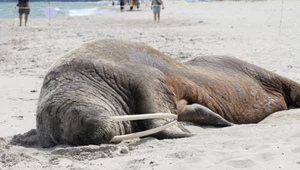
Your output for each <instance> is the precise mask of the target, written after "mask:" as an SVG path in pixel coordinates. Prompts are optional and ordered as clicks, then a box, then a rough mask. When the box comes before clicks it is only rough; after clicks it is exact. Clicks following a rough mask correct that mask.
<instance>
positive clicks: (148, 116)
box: [110, 113, 177, 142]
mask: <svg viewBox="0 0 300 170" xmlns="http://www.w3.org/2000/svg"><path fill="white" fill-rule="evenodd" d="M112 118H113V119H114V121H117V122H119V121H127V120H144V119H155V118H169V119H174V120H172V121H170V122H168V123H166V124H164V125H163V126H160V127H157V128H153V129H150V130H145V131H141V132H136V133H132V134H126V135H118V136H114V137H113V138H112V139H111V140H110V142H120V141H123V140H128V139H133V138H139V137H143V136H148V135H151V134H154V133H158V132H160V131H162V130H165V129H167V128H168V127H170V126H172V125H174V124H175V123H177V115H174V114H171V113H153V114H142V115H123V116H113V117H112Z"/></svg>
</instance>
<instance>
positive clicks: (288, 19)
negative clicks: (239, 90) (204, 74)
mask: <svg viewBox="0 0 300 170" xmlns="http://www.w3.org/2000/svg"><path fill="white" fill-rule="evenodd" d="M164 3H165V7H166V8H165V10H163V11H162V13H161V23H159V24H157V23H154V22H153V13H152V11H151V10H150V6H145V5H142V6H141V9H140V11H132V12H128V11H126V10H125V12H122V13H121V12H119V7H111V9H113V10H114V11H115V12H113V13H108V14H103V15H97V16H83V17H65V18H54V19H52V20H50V21H49V20H48V19H46V18H39V19H32V18H30V17H29V22H28V26H27V27H19V26H18V22H19V21H18V18H15V19H14V20H13V19H0V108H1V109H0V129H1V130H0V169H16V170H19V169H23V170H25V169H35V170H39V169H59V170H64V169H74V170H75V169H76V170H77V169H78V170H79V169H85V170H86V169H91V170H92V169H104V170H124V169H128V170H129V169H130V170H140V169H143V170H166V169H172V170H177V169H178V170H179V169H189V170H194V169H195V170H196V169H208V170H235V169H249V170H277V169H278V170H279V169H280V170H292V169H300V145H299V143H300V130H299V129H300V109H293V110H287V111H281V112H277V113H274V114H273V115H271V116H270V117H268V118H266V119H265V120H263V121H262V122H260V123H259V124H250V125H238V126H232V127H228V128H213V127H198V126H188V129H189V130H190V131H191V132H192V133H194V134H195V136H193V137H190V138H183V139H173V140H157V139H155V138H144V139H133V140H129V141H123V142H121V143H120V144H117V145H113V144H110V145H101V146H95V145H94V146H82V147H69V146H56V147H54V148H48V149H42V148H39V147H22V146H15V145H12V144H11V143H10V140H11V138H12V136H13V135H16V134H19V133H25V132H27V131H29V130H30V129H34V128H35V126H36V123H35V112H36V107H37V100H38V96H39V93H40V88H41V85H42V81H43V77H44V75H45V74H46V72H47V71H48V69H49V68H50V67H51V65H52V64H54V62H55V61H56V60H58V59H59V58H60V57H61V56H63V55H64V54H66V53H67V52H69V51H70V50H72V49H74V48H76V47H78V46H80V45H81V44H83V43H85V42H88V41H91V40H96V39H104V38H115V39H124V40H131V41H134V42H139V43H145V44H147V45H150V46H152V47H154V48H156V49H158V50H160V51H161V52H163V53H164V54H166V55H169V56H170V57H172V58H176V59H178V60H180V61H186V60H188V59H191V58H194V57H197V56H203V55H212V56H213V55H226V56H234V57H237V58H239V59H242V60H244V61H247V62H250V63H253V64H255V65H258V66H260V67H263V68H265V69H268V70H270V71H272V72H275V73H277V74H279V75H282V76H285V77H287V78H290V79H292V80H294V81H297V82H299V83H300V20H299V16H300V10H299V9H300V1H298V0H288V1H284V2H283V3H282V1H260V2H226V1H225V2H224V1H223V2H205V3H193V4H192V3H186V2H185V1H182V0H181V1H179V0H172V1H171V0H166V1H164ZM127 8H128V7H127Z"/></svg>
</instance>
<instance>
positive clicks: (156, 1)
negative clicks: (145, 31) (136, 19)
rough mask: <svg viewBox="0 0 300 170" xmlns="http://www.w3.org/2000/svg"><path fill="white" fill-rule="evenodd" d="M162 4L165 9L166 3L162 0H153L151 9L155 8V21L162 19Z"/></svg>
mask: <svg viewBox="0 0 300 170" xmlns="http://www.w3.org/2000/svg"><path fill="white" fill-rule="evenodd" d="M161 6H162V9H165V6H164V3H163V1H162V0H152V3H151V9H153V14H154V22H156V21H157V22H158V23H159V21H160V8H161ZM156 18H157V19H156Z"/></svg>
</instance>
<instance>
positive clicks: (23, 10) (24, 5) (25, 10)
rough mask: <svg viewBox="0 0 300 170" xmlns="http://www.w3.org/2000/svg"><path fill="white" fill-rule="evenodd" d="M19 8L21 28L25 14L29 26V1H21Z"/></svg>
mask: <svg viewBox="0 0 300 170" xmlns="http://www.w3.org/2000/svg"><path fill="white" fill-rule="evenodd" d="M17 6H18V7H19V18H20V26H22V15H23V14H25V26H27V21H28V15H29V13H30V7H29V0H19V2H18V4H17Z"/></svg>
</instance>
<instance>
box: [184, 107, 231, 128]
mask: <svg viewBox="0 0 300 170" xmlns="http://www.w3.org/2000/svg"><path fill="white" fill-rule="evenodd" d="M178 120H179V121H186V122H193V123H196V124H199V125H210V126H219V127H220V126H221V127H225V126H232V125H234V124H233V123H231V122H229V121H227V120H226V119H224V118H223V117H221V116H220V115H218V114H217V113H215V112H213V111H212V110H210V109H209V108H207V107H204V106H202V105H200V104H192V105H187V106H185V108H184V110H183V112H182V113H181V114H180V115H179V116H178Z"/></svg>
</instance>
